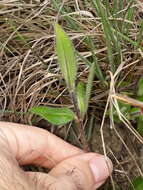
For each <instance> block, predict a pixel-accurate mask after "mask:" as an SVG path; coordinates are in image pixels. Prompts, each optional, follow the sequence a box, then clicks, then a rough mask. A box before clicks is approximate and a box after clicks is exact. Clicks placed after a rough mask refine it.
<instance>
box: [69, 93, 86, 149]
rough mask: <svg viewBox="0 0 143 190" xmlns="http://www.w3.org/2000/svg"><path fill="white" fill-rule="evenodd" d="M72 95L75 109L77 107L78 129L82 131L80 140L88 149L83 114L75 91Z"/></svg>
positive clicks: (84, 147)
mask: <svg viewBox="0 0 143 190" xmlns="http://www.w3.org/2000/svg"><path fill="white" fill-rule="evenodd" d="M70 96H71V100H72V102H73V105H74V109H75V112H76V115H77V126H78V130H79V132H80V140H81V143H82V144H83V150H84V151H88V142H87V140H86V137H85V131H84V127H83V119H82V118H81V115H80V110H79V108H78V104H77V99H76V94H75V92H73V91H71V92H70Z"/></svg>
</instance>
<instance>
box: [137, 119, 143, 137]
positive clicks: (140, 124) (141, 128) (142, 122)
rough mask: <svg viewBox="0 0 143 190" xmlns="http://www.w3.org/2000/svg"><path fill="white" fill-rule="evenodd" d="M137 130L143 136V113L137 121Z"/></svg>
mask: <svg viewBox="0 0 143 190" xmlns="http://www.w3.org/2000/svg"><path fill="white" fill-rule="evenodd" d="M137 131H138V133H139V134H140V135H142V136H143V115H140V116H139V118H138V121H137Z"/></svg>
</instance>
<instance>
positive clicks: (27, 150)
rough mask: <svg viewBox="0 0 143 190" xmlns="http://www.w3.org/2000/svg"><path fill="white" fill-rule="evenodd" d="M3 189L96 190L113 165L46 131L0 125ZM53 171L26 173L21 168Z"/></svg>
mask: <svg viewBox="0 0 143 190" xmlns="http://www.w3.org/2000/svg"><path fill="white" fill-rule="evenodd" d="M0 150H1V154H0V189H4V190H7V189H11V190H16V189H18V190H23V189H29V190H35V189H36V190H41V189H42V190H61V189H62V190H76V189H77V190H94V189H97V187H99V186H100V185H102V184H103V183H104V182H105V180H106V178H107V177H108V176H109V175H110V174H111V172H112V169H113V168H112V163H111V161H110V160H109V159H108V158H106V159H105V157H104V156H102V155H100V154H96V153H84V152H83V151H82V150H81V149H79V148H77V147H75V146H72V145H70V144H68V143H66V142H65V141H63V140H62V139H60V138H58V137H56V136H55V135H53V134H51V133H49V132H48V131H46V130H43V129H40V128H37V127H33V126H27V125H21V124H14V123H8V122H0ZM26 164H35V165H39V166H43V167H45V168H49V169H51V170H50V172H49V173H48V174H46V173H40V172H25V171H23V170H22V169H21V168H20V165H26Z"/></svg>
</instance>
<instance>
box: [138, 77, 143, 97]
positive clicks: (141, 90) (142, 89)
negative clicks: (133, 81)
mask: <svg viewBox="0 0 143 190" xmlns="http://www.w3.org/2000/svg"><path fill="white" fill-rule="evenodd" d="M137 95H138V96H143V77H141V78H140V80H139V82H138V92H137Z"/></svg>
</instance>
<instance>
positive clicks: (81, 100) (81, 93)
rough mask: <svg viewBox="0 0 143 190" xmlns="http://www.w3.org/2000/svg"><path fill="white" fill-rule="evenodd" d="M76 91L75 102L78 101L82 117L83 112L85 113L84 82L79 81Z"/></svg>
mask: <svg viewBox="0 0 143 190" xmlns="http://www.w3.org/2000/svg"><path fill="white" fill-rule="evenodd" d="M76 93H77V102H78V107H79V110H80V114H81V117H82V118H83V116H84V113H85V111H86V110H85V101H86V98H85V88H84V83H83V82H79V83H78V85H77V89H76Z"/></svg>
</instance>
